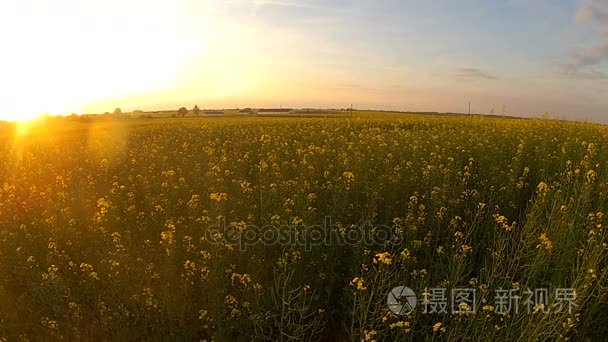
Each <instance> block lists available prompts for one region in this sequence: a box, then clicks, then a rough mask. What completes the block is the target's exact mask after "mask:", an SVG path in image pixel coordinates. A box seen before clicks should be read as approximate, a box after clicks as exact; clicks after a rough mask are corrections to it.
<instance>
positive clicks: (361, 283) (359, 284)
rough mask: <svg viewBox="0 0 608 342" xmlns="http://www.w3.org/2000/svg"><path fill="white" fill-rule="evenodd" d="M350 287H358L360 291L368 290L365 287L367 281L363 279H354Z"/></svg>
mask: <svg viewBox="0 0 608 342" xmlns="http://www.w3.org/2000/svg"><path fill="white" fill-rule="evenodd" d="M350 285H351V286H354V287H356V288H357V290H358V291H365V290H367V288H366V287H365V280H363V278H359V277H356V278H354V279H353V280H351V282H350Z"/></svg>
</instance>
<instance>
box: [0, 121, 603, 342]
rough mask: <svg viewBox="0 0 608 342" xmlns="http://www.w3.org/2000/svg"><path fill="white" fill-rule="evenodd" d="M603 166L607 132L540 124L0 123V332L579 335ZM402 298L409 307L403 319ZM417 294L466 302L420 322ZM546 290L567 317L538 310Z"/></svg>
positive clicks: (596, 256)
mask: <svg viewBox="0 0 608 342" xmlns="http://www.w3.org/2000/svg"><path fill="white" fill-rule="evenodd" d="M607 167H608V127H606V126H601V125H593V124H583V123H572V122H558V121H549V120H515V119H488V118H475V117H473V118H471V117H441V116H418V115H377V116H360V117H354V118H351V117H333V118H289V117H275V118H256V117H246V118H245V117H243V118H237V117H225V118H207V119H201V118H184V119H151V120H122V121H101V120H97V121H96V120H92V121H91V122H79V121H74V120H69V119H55V120H52V121H49V122H47V123H46V124H44V125H40V126H37V127H30V128H29V129H17V128H13V127H12V126H6V127H4V128H2V129H1V130H0V274H1V275H2V276H1V277H0V338H3V339H4V340H7V341H11V340H197V341H198V340H206V341H211V340H215V341H231V340H243V341H249V340H274V341H276V340H285V341H286V340H320V339H325V340H339V341H340V340H356V341H393V340H408V339H412V340H425V339H426V340H442V339H448V340H449V339H452V340H454V339H457V338H458V337H459V336H460V337H462V336H465V335H466V336H471V338H472V339H474V340H479V341H487V340H491V339H501V340H510V339H513V340H515V339H520V338H521V339H524V340H556V339H563V340H568V339H570V340H574V341H576V340H582V339H599V338H600V337H602V336H605V335H606V334H608V330H607V329H608V328H607V327H605V326H602V325H598V323H597V322H598V321H606V320H607V319H608V306H607V305H606V303H607V302H608V245H607V243H608V239H607V233H606V230H605V226H606V224H607V222H606V221H607V219H606V212H607V211H608V168H607ZM401 285H403V286H407V287H409V288H411V289H413V290H414V291H416V293H417V295H418V306H417V307H416V309H415V310H413V311H411V312H408V313H405V314H403V315H401V314H398V313H395V312H393V311H391V310H390V308H389V306H387V294H389V292H390V291H391V289H393V288H395V287H398V286H401ZM428 288H447V289H453V288H470V289H472V290H475V294H476V298H477V308H476V310H474V311H472V312H469V311H470V310H469V309H472V307H471V305H470V304H466V303H464V302H463V303H460V304H459V305H458V309H463V310H464V311H467V313H464V314H463V313H461V312H452V310H451V306H450V309H448V310H447V312H445V313H441V312H434V313H428V312H426V313H425V312H423V311H422V307H423V302H424V299H425V298H426V299H428V296H427V297H425V295H423V292H425V291H424V290H425V289H428ZM528 288H529V289H538V288H547V289H548V296H549V297H548V299H549V302H547V303H535V305H534V307H533V312H531V313H526V312H523V311H525V310H524V309H520V310H519V311H520V312H519V313H517V312H515V311H513V310H511V311H510V312H501V311H499V310H497V309H496V308H497V307H498V305H497V304H496V296H495V294H496V290H499V289H506V290H522V291H523V290H524V289H528ZM560 288H567V289H573V290H575V291H576V296H575V297H573V298H570V299H572V303H570V304H572V306H573V309H572V310H561V311H560V310H557V309H556V308H554V307H549V306H550V304H549V303H550V302H551V303H552V302H554V301H555V300H557V299H559V298H558V297H559V296H560V292H559V291H556V289H560ZM448 293H449V292H448ZM425 294H428V293H425ZM519 294H520V295H521V294H522V292H519ZM424 303H427V304H428V301H427V302H424ZM519 305H522V307H523V305H524V300H523V296H522V299H521V302H520V303H519ZM545 309H551V312H550V313H543V312H541V311H543V310H545Z"/></svg>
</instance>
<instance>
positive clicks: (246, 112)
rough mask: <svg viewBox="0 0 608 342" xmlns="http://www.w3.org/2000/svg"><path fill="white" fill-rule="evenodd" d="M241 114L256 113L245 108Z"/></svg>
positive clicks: (240, 111)
mask: <svg viewBox="0 0 608 342" xmlns="http://www.w3.org/2000/svg"><path fill="white" fill-rule="evenodd" d="M239 114H255V112H254V111H253V109H251V108H243V109H241V110H239Z"/></svg>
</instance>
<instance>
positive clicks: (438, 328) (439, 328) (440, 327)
mask: <svg viewBox="0 0 608 342" xmlns="http://www.w3.org/2000/svg"><path fill="white" fill-rule="evenodd" d="M438 331H441V332H445V327H444V326H443V324H441V322H437V323H435V324H434V325H433V332H434V333H436V332H438Z"/></svg>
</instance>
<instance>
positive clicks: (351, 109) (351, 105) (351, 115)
mask: <svg viewBox="0 0 608 342" xmlns="http://www.w3.org/2000/svg"><path fill="white" fill-rule="evenodd" d="M350 117H351V118H352V117H353V104H352V103H351V104H350Z"/></svg>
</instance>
